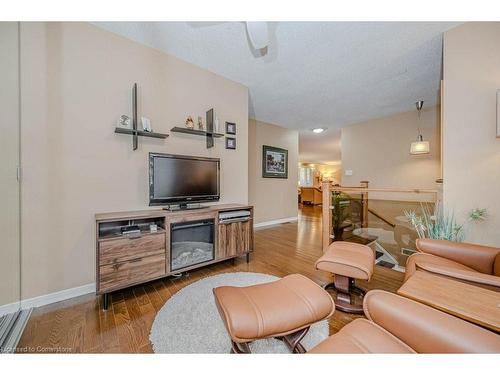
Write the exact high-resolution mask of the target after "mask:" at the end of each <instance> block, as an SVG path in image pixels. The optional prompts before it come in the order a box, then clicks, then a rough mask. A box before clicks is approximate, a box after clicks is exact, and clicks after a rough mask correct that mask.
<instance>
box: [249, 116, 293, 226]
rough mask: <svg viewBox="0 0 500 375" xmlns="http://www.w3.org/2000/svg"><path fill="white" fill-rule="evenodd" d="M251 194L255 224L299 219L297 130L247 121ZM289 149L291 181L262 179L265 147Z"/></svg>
mask: <svg viewBox="0 0 500 375" xmlns="http://www.w3.org/2000/svg"><path fill="white" fill-rule="evenodd" d="M248 131H249V139H248V148H249V158H248V173H249V179H248V183H249V186H248V192H249V202H250V204H253V205H254V206H255V223H256V224H258V223H262V222H268V221H272V220H278V219H284V218H291V217H297V185H298V167H297V166H298V154H299V133H298V132H297V131H296V130H290V129H285V128H282V127H280V126H276V125H272V124H267V123H264V122H260V121H256V120H248ZM263 145H267V146H274V147H280V148H284V149H286V150H288V178H287V179H280V178H263V177H262V146H263Z"/></svg>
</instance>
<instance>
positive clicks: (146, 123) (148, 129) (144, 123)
mask: <svg viewBox="0 0 500 375" xmlns="http://www.w3.org/2000/svg"><path fill="white" fill-rule="evenodd" d="M141 123H142V130H144V131H145V132H151V131H152V130H151V120H150V119H148V118H147V117H141Z"/></svg>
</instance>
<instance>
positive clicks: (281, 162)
mask: <svg viewBox="0 0 500 375" xmlns="http://www.w3.org/2000/svg"><path fill="white" fill-rule="evenodd" d="M262 177H264V178H288V150H285V149H283V148H278V147H272V146H265V145H264V146H262Z"/></svg>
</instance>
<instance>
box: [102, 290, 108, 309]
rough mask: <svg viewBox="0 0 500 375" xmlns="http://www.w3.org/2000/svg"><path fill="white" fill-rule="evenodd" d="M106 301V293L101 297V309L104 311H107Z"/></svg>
mask: <svg viewBox="0 0 500 375" xmlns="http://www.w3.org/2000/svg"><path fill="white" fill-rule="evenodd" d="M108 299H109V297H108V293H104V294H103V295H102V306H103V309H104V310H107V309H108V303H109V302H108Z"/></svg>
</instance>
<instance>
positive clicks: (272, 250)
mask: <svg viewBox="0 0 500 375" xmlns="http://www.w3.org/2000/svg"><path fill="white" fill-rule="evenodd" d="M320 214H321V209H320V208H318V207H304V208H302V209H301V210H300V214H299V222H298V223H288V224H282V225H277V226H273V227H268V228H265V229H260V230H256V231H255V244H254V248H255V251H254V253H253V254H252V255H251V260H250V263H248V264H247V263H246V262H245V258H244V257H242V258H241V259H237V260H236V261H235V262H234V263H233V261H226V262H223V263H219V264H215V265H211V266H207V267H204V268H202V269H199V270H196V271H192V272H190V273H189V274H188V275H185V276H183V277H181V278H173V277H170V278H165V279H162V280H159V281H154V282H150V283H147V284H143V285H140V286H137V287H133V288H128V289H126V290H123V291H122V292H117V293H113V294H112V296H111V301H110V306H109V309H108V310H107V311H104V310H102V305H101V299H100V298H98V297H96V296H95V295H93V294H88V295H85V296H81V297H77V298H73V299H70V300H66V301H63V302H59V303H54V304H52V305H47V306H43V307H40V308H37V309H36V310H35V311H34V312H33V314H32V316H31V318H30V320H29V322H28V324H27V326H26V329H25V331H24V333H23V336H22V337H21V340H20V342H19V345H18V349H19V352H27V353H34V352H45V353H47V352H63V353H64V352H90V353H101V352H105V353H150V352H152V348H151V345H150V343H149V331H150V329H151V325H152V323H153V320H154V317H155V315H156V313H157V312H158V311H159V310H160V308H161V307H162V306H163V305H164V303H165V302H166V301H167V300H168V299H169V298H170V296H172V295H173V294H174V293H176V292H177V291H179V290H180V289H182V288H183V287H184V286H186V285H188V284H190V283H192V282H194V281H196V280H199V279H201V278H203V277H207V276H210V275H215V274H218V273H222V272H238V271H250V272H261V273H267V274H272V275H276V276H285V275H287V274H291V273H301V274H303V275H305V276H307V277H309V278H311V279H312V280H314V281H316V282H318V283H320V284H323V283H325V282H327V281H330V277H329V275H328V274H327V273H324V272H321V271H316V270H315V269H314V262H315V261H316V259H317V258H319V257H320V256H321V254H322V251H321V216H320ZM402 281H403V274H402V273H399V272H396V271H393V270H390V269H387V268H383V267H378V266H376V267H375V272H374V276H373V278H372V280H371V282H370V283H365V282H360V283H359V285H360V286H361V287H363V288H366V289H384V290H388V291H391V292H395V291H396V290H397V289H398V288H399V287H400V286H401V284H402ZM358 317H360V316H359V315H351V314H346V313H343V312H340V311H338V310H337V311H336V312H335V314H334V315H333V317H332V318H331V319H330V322H329V323H330V324H329V325H330V334H333V333H335V332H337V331H338V330H339V329H340V328H342V327H343V326H344V325H345V324H347V323H349V322H350V321H352V320H353V319H356V318H358Z"/></svg>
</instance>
